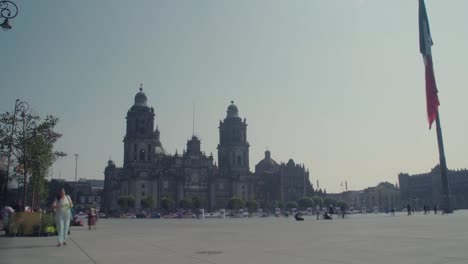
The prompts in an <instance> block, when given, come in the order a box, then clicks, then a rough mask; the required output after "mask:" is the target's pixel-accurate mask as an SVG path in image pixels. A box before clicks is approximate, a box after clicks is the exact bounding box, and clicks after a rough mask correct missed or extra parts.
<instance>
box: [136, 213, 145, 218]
mask: <svg viewBox="0 0 468 264" xmlns="http://www.w3.org/2000/svg"><path fill="white" fill-rule="evenodd" d="M135 216H136V218H146V215H145V214H144V213H137V214H136V215H135Z"/></svg>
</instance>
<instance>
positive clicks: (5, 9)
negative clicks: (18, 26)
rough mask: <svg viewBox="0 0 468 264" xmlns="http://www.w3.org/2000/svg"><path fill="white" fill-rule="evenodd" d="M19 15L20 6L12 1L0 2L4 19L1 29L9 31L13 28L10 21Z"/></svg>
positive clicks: (0, 25)
mask: <svg viewBox="0 0 468 264" xmlns="http://www.w3.org/2000/svg"><path fill="white" fill-rule="evenodd" d="M17 15H18V6H17V5H16V4H15V3H13V2H11V1H0V18H4V20H3V22H2V24H0V27H1V28H2V29H3V30H5V31H7V30H10V29H11V28H12V26H11V25H10V19H12V18H15V17H16V16H17Z"/></svg>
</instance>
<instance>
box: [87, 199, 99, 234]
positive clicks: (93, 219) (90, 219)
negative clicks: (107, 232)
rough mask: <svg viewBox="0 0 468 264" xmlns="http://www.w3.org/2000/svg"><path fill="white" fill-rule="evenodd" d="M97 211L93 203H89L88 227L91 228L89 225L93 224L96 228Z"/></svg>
mask: <svg viewBox="0 0 468 264" xmlns="http://www.w3.org/2000/svg"><path fill="white" fill-rule="evenodd" d="M97 217H98V214H97V211H96V206H95V204H91V205H90V206H89V209H88V229H89V230H91V227H92V226H94V229H96V222H97Z"/></svg>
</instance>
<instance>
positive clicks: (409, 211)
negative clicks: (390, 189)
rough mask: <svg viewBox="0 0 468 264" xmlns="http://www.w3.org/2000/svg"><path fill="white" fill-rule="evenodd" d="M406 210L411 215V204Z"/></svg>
mask: <svg viewBox="0 0 468 264" xmlns="http://www.w3.org/2000/svg"><path fill="white" fill-rule="evenodd" d="M406 210H407V211H408V215H411V205H410V204H408V205H407V206H406Z"/></svg>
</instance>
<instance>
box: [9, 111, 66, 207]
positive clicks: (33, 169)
mask: <svg viewBox="0 0 468 264" xmlns="http://www.w3.org/2000/svg"><path fill="white" fill-rule="evenodd" d="M58 121H59V119H58V118H56V117H54V116H51V115H48V116H46V117H45V118H44V119H42V118H41V117H39V116H38V115H35V114H32V113H30V112H27V111H24V112H22V113H21V115H20V118H18V116H17V113H15V114H12V113H9V112H6V113H3V114H0V152H1V153H10V147H11V158H12V160H11V165H12V167H13V168H15V169H14V171H15V174H13V175H12V178H16V180H18V182H19V183H21V184H22V185H23V187H24V189H26V192H24V191H23V195H24V196H23V205H26V204H30V205H31V206H32V207H33V208H37V207H38V206H40V205H41V204H42V203H44V202H45V201H46V198H47V188H46V181H45V178H46V177H47V175H48V172H49V168H50V167H51V166H52V164H53V163H54V162H55V161H56V160H57V159H58V158H60V157H63V156H66V154H65V153H63V152H58V151H55V150H54V145H55V143H56V142H57V141H58V140H59V139H60V137H61V136H62V135H61V134H59V133H57V132H55V130H54V129H55V126H56V125H57V123H58ZM13 124H14V125H13ZM28 175H29V177H28ZM28 178H29V179H28ZM6 180H7V181H8V180H11V179H6ZM27 186H30V187H29V188H26V187H27ZM27 194H29V197H30V201H28V195H27Z"/></svg>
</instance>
